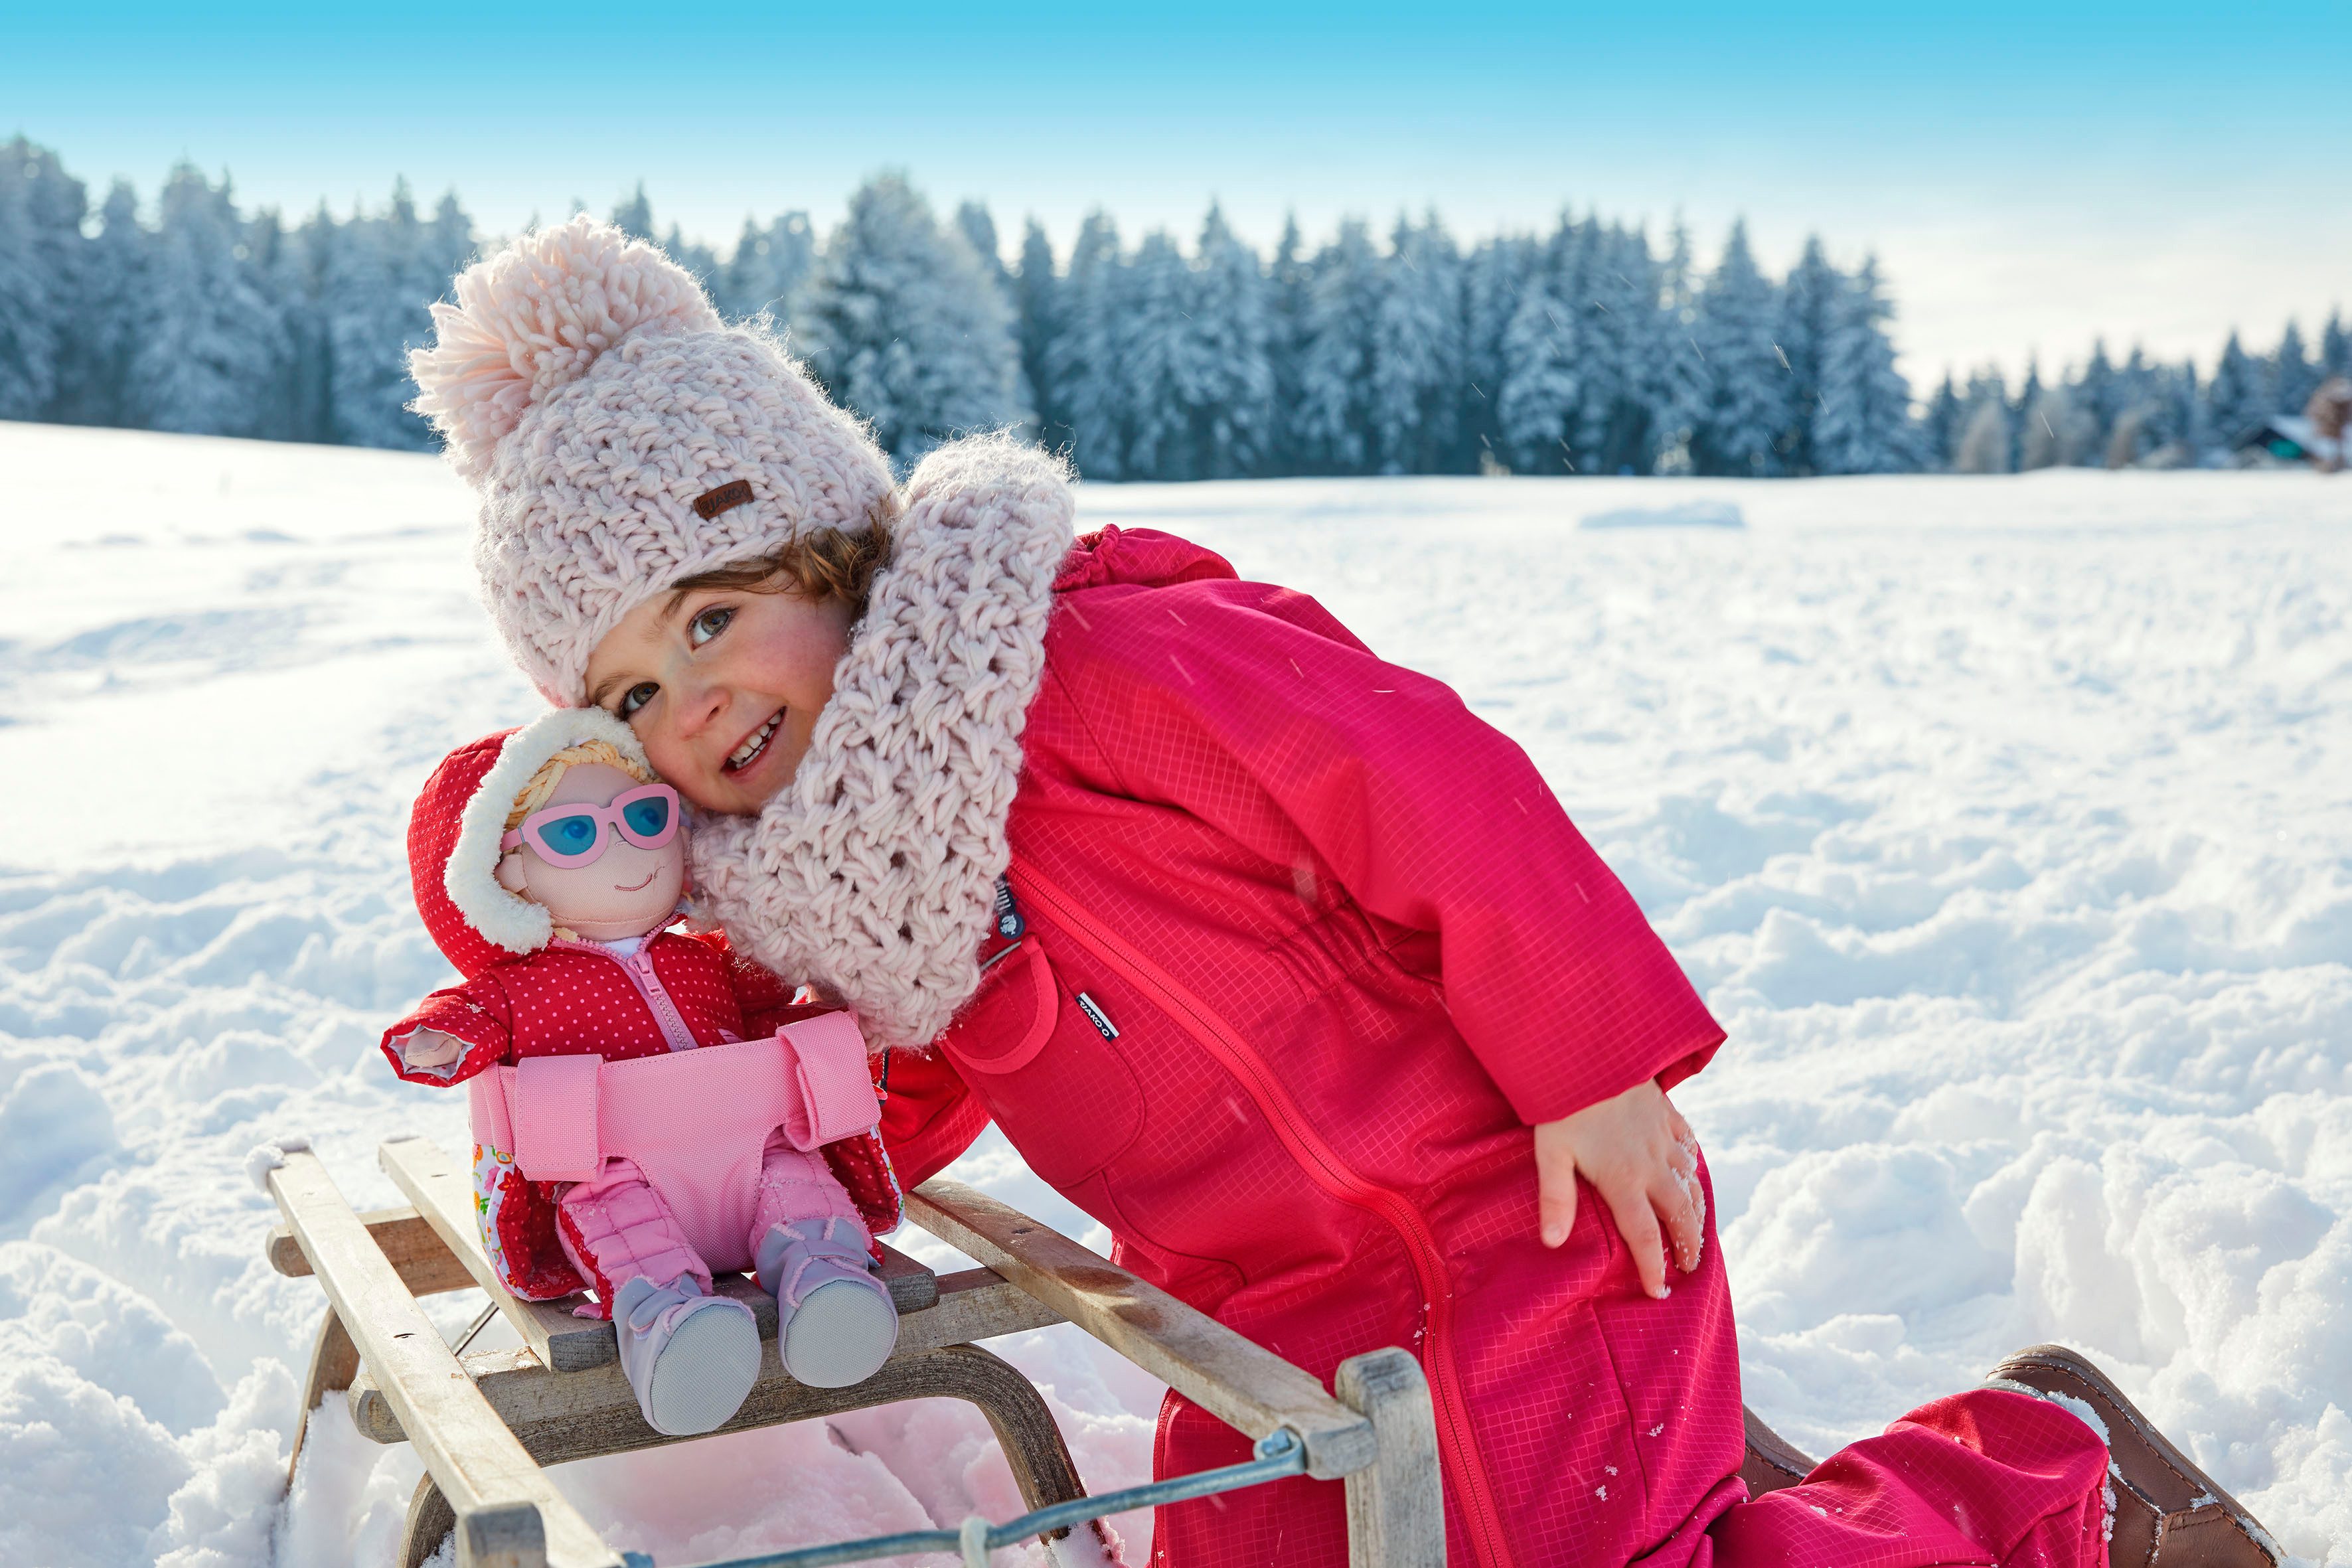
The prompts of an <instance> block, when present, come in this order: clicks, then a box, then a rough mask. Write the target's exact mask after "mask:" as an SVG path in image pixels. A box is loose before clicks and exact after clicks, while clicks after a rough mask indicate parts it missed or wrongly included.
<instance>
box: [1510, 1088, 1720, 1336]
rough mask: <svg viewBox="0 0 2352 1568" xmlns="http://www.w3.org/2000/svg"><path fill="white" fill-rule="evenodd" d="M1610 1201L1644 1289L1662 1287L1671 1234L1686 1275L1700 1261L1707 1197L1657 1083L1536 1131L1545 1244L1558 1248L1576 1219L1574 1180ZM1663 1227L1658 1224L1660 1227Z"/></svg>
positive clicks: (1693, 1154)
mask: <svg viewBox="0 0 2352 1568" xmlns="http://www.w3.org/2000/svg"><path fill="white" fill-rule="evenodd" d="M1580 1175H1581V1176H1582V1177H1583V1178H1584V1179H1585V1180H1586V1181H1588V1182H1591V1184H1592V1185H1593V1188H1594V1190H1595V1191H1597V1192H1599V1193H1600V1194H1601V1202H1603V1203H1605V1204H1607V1205H1609V1212H1610V1214H1611V1215H1613V1216H1614V1217H1615V1219H1616V1221H1617V1231H1618V1234H1619V1235H1621V1236H1622V1237H1624V1238H1625V1245H1626V1246H1627V1247H1632V1248H1633V1264H1634V1267H1635V1268H1638V1269H1639V1270H1640V1271H1641V1275H1642V1288H1643V1289H1644V1290H1647V1291H1648V1292H1649V1293H1650V1294H1651V1295H1652V1296H1654V1297H1663V1296H1664V1295H1665V1293H1666V1254H1665V1247H1666V1244H1667V1242H1668V1241H1669V1240H1671V1241H1672V1242H1673V1245H1674V1248H1675V1258H1677V1259H1678V1260H1679V1261H1680V1262H1681V1264H1682V1267H1683V1269H1684V1271H1685V1273H1687V1272H1688V1271H1689V1270H1691V1269H1694V1268H1697V1267H1698V1260H1699V1247H1700V1246H1701V1241H1702V1238H1703V1237H1704V1236H1705V1235H1706V1198H1705V1197H1704V1195H1703V1194H1701V1192H1700V1189H1699V1184H1698V1140H1696V1138H1694V1137H1692V1136H1691V1130H1690V1123H1688V1122H1686V1121H1684V1120H1683V1118H1682V1113H1681V1112H1680V1111H1678V1110H1675V1107H1674V1102H1673V1101H1672V1100H1668V1099H1667V1098H1666V1091H1665V1090H1664V1089H1660V1088H1659V1087H1658V1086H1657V1084H1656V1083H1655V1082H1650V1083H1638V1084H1635V1085H1634V1086H1633V1088H1632V1089H1627V1090H1626V1091H1625V1092H1624V1093H1622V1094H1621V1095H1618V1096H1617V1097H1616V1098H1615V1099H1613V1100H1601V1101H1600V1102H1599V1103H1598V1104H1595V1105H1588V1106H1586V1107H1585V1108H1584V1109H1583V1110H1580V1111H1577V1112H1575V1113H1574V1114H1572V1115H1569V1116H1563V1117H1561V1118H1560V1119H1559V1121H1547V1122H1544V1123H1543V1124H1542V1125H1540V1126H1538V1128H1537V1129H1536V1181H1537V1185H1538V1194H1539V1209H1540V1216H1541V1220H1542V1226H1543V1243H1544V1245H1545V1246H1546V1247H1558V1246H1559V1244H1560V1243H1561V1242H1563V1241H1566V1240H1567V1239H1568V1233H1569V1230H1570V1227H1571V1226H1574V1225H1575V1224H1576V1178H1577V1177H1578V1176H1580ZM1661 1226H1663V1227H1664V1228H1663V1230H1662V1229H1661Z"/></svg>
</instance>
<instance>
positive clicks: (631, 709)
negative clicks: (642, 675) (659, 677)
mask: <svg viewBox="0 0 2352 1568" xmlns="http://www.w3.org/2000/svg"><path fill="white" fill-rule="evenodd" d="M660 689H661V688H660V687H658V686H656V685H655V684H654V683H653V682H652V681H650V680H646V681H641V682H639V683H638V684H637V685H635V686H632V687H630V688H629V689H627V690H626V691H624V692H622V693H621V701H620V705H619V706H618V707H616V708H614V710H613V711H614V713H615V714H616V715H617V716H618V717H620V718H623V719H626V718H628V717H630V716H631V715H632V714H634V713H635V712H636V710H638V709H640V708H643V707H644V706H645V705H646V703H648V702H651V701H652V700H654V693H655V692H656V691H659V690H660Z"/></svg>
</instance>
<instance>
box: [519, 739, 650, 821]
mask: <svg viewBox="0 0 2352 1568" xmlns="http://www.w3.org/2000/svg"><path fill="white" fill-rule="evenodd" d="M583 763H604V765H605V766H606V767H608V768H618V769H620V770H621V771H622V772H623V773H626V774H628V775H629V776H630V777H631V778H633V779H635V780H636V781H637V782H638V783H639V784H651V783H653V782H654V774H653V770H652V769H651V768H648V767H646V765H645V764H644V763H640V762H638V761H637V760H636V759H635V758H634V757H625V756H623V755H622V754H621V749H620V748H619V747H617V746H615V745H614V744H613V742H610V741H582V742H579V743H578V744H576V745H571V746H566V747H564V748H563V750H562V751H560V752H556V753H555V755H553V756H551V757H550V758H548V759H547V761H545V762H543V763H540V764H539V771H538V772H537V773H533V774H531V775H530V783H529V784H525V785H523V786H522V792H521V793H520V795H516V796H515V799H514V805H513V807H512V809H510V810H509V811H508V813H507V827H508V830H509V831H512V830H513V829H515V828H518V827H520V826H522V819H523V818H524V817H526V816H530V814H531V813H532V812H534V811H537V810H538V809H539V808H540V807H541V806H542V805H546V804H547V797H548V796H549V795H553V794H554V793H555V785H556V782H557V781H558V780H559V779H561V778H562V777H563V770H564V769H566V768H572V767H578V766H580V765H581V764H583Z"/></svg>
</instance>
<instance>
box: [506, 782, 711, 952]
mask: <svg viewBox="0 0 2352 1568" xmlns="http://www.w3.org/2000/svg"><path fill="white" fill-rule="evenodd" d="M637 787H638V784H637V781H636V780H635V779H633V778H631V777H630V776H629V775H628V774H626V773H623V772H622V771H621V770H620V769H618V768H614V767H607V766H605V765H604V763H575V764H573V765H572V766H571V767H568V768H566V769H564V770H563V776H562V778H560V779H558V780H556V781H555V789H554V792H553V793H552V794H551V795H549V796H548V797H547V804H548V805H610V804H612V800H613V797H614V795H620V794H622V793H624V792H625V791H627V790H633V789H635V788H637ZM603 842H604V853H603V854H602V855H599V856H598V857H596V858H595V859H593V860H592V861H590V862H589V863H588V864H587V865H585V866H556V865H551V864H550V863H549V862H548V861H547V860H546V858H543V857H542V856H541V854H540V852H539V850H538V847H536V846H534V845H533V844H532V843H531V842H530V839H529V838H527V837H526V838H525V839H524V841H523V842H522V843H521V844H520V845H518V846H516V847H514V848H512V849H509V850H508V851H507V852H506V853H505V854H504V855H502V856H500V857H499V886H501V887H503V888H505V889H507V890H508V891H509V892H511V893H520V894H521V895H522V896H523V897H524V898H526V899H529V900H530V901H531V902H533V903H535V904H540V905H543V906H544V907H545V908H546V910H547V912H548V913H549V914H550V915H551V916H552V917H554V920H555V923H556V924H557V925H560V926H562V927H564V928H566V929H567V930H570V931H578V932H579V933H580V934H581V935H582V936H584V937H591V938H593V939H594V940H596V941H598V942H612V941H614V940H615V939H617V938H620V937H627V936H643V935H645V934H646V932H647V931H653V930H655V929H656V928H658V927H660V926H662V925H665V924H667V922H668V921H669V918H670V916H671V914H672V913H673V912H674V911H675V910H677V896H678V893H679V892H680V891H681V890H682V889H684V888H685V886H686V828H685V826H684V825H683V824H681V825H680V826H679V827H678V830H677V832H676V833H675V834H673V835H671V836H670V840H669V842H668V843H667V844H665V845H663V846H662V847H660V848H658V849H641V848H639V847H637V846H635V845H634V844H632V843H630V842H629V841H628V840H627V839H625V838H624V837H621V835H620V833H619V832H618V831H617V830H615V829H614V827H613V826H611V825H610V824H609V823H608V824H606V825H605V826H604V840H603Z"/></svg>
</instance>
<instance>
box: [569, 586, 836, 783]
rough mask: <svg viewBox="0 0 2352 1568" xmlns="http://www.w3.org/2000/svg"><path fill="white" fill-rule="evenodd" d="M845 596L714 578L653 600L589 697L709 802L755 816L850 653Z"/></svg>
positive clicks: (607, 648) (591, 669)
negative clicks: (765, 590)
mask: <svg viewBox="0 0 2352 1568" xmlns="http://www.w3.org/2000/svg"><path fill="white" fill-rule="evenodd" d="M849 625H850V608H849V605H847V604H846V603H845V601H843V600H840V599H811V598H807V597H804V596H803V595H798V594H761V593H753V592H751V591H750V590H748V589H742V588H706V589H697V590H695V591H694V592H692V593H689V594H686V595H677V596H675V599H674V602H673V596H672V595H662V596H660V597H658V598H654V599H649V600H647V601H646V603H644V604H642V605H638V606H637V607H636V608H635V609H634V610H632V611H630V612H629V614H628V616H627V617H626V618H625V619H624V620H623V621H622V622H621V624H620V625H619V626H614V628H613V629H612V630H611V631H610V632H608V633H606V634H605V637H604V641H602V642H600V643H598V644H597V645H596V651H595V653H594V654H593V655H592V656H590V658H589V660H588V700H589V701H591V702H593V703H594V704H596V705H597V706H598V707H600V708H604V709H605V710H607V711H609V712H612V713H614V714H617V715H618V716H619V717H620V718H622V719H623V720H625V721H627V723H628V725H629V727H630V728H631V729H633V730H635V731H636V732H637V739H638V740H639V742H642V743H643V744H644V746H645V748H646V760H647V761H648V762H650V763H653V765H654V768H655V770H656V772H658V773H660V774H661V776H662V778H663V779H664V780H665V781H667V783H668V784H670V785H671V786H672V787H674V788H676V789H677V792H678V793H679V794H680V795H684V796H686V798H687V799H688V800H690V801H692V802H694V804H695V805H698V806H700V807H702V809H703V810H705V811H720V812H729V813H732V814H734V815H737V816H750V815H751V814H753V813H756V812H757V811H758V810H759V809H760V807H761V805H764V804H765V803H766V801H767V799H768V797H769V796H770V795H774V794H775V793H776V792H777V791H778V790H780V789H782V788H783V787H784V785H786V784H789V783H791V782H792V777H793V771H794V770H795V769H797V768H798V767H799V766H800V763H801V758H802V756H803V755H804V754H805V753H806V752H807V751H808V747H809V736H810V734H811V732H812V731H814V730H815V728H816V720H817V715H818V713H820V712H821V711H823V710H824V705H825V703H826V702H827V701H828V700H831V699H832V697H833V672H834V668H835V666H837V665H839V664H840V663H841V659H842V656H843V655H844V654H845V653H847V652H848V651H849Z"/></svg>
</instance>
